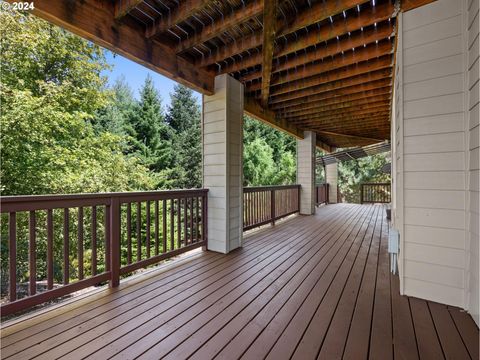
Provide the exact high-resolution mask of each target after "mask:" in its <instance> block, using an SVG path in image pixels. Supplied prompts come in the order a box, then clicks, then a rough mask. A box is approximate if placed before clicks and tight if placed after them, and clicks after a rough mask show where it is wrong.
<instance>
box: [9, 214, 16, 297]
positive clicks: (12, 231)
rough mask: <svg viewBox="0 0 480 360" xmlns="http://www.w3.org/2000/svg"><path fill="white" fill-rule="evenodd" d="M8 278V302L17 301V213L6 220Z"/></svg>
mask: <svg viewBox="0 0 480 360" xmlns="http://www.w3.org/2000/svg"><path fill="white" fill-rule="evenodd" d="M8 231H9V234H8V240H9V247H8V255H9V261H8V276H9V279H8V280H9V292H8V297H9V300H10V301H15V300H17V213H15V212H11V213H10V214H9V218H8Z"/></svg>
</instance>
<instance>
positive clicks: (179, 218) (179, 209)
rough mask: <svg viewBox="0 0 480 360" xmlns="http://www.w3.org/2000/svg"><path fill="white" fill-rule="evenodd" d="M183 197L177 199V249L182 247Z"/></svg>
mask: <svg viewBox="0 0 480 360" xmlns="http://www.w3.org/2000/svg"><path fill="white" fill-rule="evenodd" d="M181 237H182V199H181V198H178V199H177V249H180V248H181V247H182V240H181Z"/></svg>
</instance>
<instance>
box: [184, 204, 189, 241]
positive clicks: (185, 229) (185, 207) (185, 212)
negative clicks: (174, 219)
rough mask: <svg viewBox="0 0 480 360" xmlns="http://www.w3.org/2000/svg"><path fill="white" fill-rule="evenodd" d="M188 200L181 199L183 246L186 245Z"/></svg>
mask: <svg viewBox="0 0 480 360" xmlns="http://www.w3.org/2000/svg"><path fill="white" fill-rule="evenodd" d="M187 215H188V198H184V199H183V242H184V244H185V245H187V244H188V229H187V224H188V216H187Z"/></svg>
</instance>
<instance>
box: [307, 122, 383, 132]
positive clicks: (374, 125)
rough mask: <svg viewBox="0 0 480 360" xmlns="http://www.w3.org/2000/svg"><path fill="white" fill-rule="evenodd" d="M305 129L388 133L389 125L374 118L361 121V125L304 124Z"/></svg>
mask: <svg viewBox="0 0 480 360" xmlns="http://www.w3.org/2000/svg"><path fill="white" fill-rule="evenodd" d="M382 123H383V125H382ZM304 128H305V129H308V130H312V131H322V130H326V131H333V132H344V133H347V132H356V131H358V132H359V133H365V134H366V133H369V134H373V133H375V134H390V127H389V126H388V124H387V125H386V126H385V120H384V119H376V120H375V121H370V122H367V120H365V121H363V122H362V123H361V125H360V126H359V125H358V124H347V125H346V126H339V125H329V124H320V125H311V126H307V125H305V126H304Z"/></svg>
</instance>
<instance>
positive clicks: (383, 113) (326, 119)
mask: <svg viewBox="0 0 480 360" xmlns="http://www.w3.org/2000/svg"><path fill="white" fill-rule="evenodd" d="M388 115H389V112H388V111H380V112H371V113H370V114H361V115H345V116H334V117H323V118H322V117H314V116H312V117H310V118H303V119H291V120H289V122H291V123H292V124H295V125H297V126H302V125H312V124H319V123H322V124H324V123H325V124H327V123H335V122H344V121H356V120H361V119H370V118H371V119H373V118H379V117H382V118H388Z"/></svg>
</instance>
